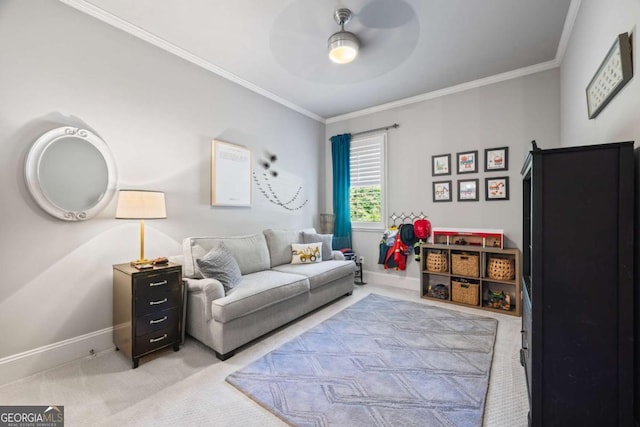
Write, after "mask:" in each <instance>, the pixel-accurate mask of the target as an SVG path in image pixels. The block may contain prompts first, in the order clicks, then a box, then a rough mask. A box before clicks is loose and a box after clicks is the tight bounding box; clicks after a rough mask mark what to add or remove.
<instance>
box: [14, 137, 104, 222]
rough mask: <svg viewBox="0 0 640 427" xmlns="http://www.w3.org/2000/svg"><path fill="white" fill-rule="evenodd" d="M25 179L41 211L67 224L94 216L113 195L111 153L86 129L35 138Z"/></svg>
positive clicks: (28, 155)
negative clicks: (67, 222)
mask: <svg viewBox="0 0 640 427" xmlns="http://www.w3.org/2000/svg"><path fill="white" fill-rule="evenodd" d="M25 176H26V181H27V187H28V188H29V191H30V192H31V195H32V196H33V198H34V199H35V201H36V202H37V203H38V204H39V205H40V207H41V208H42V209H44V210H45V211H46V212H47V213H49V214H51V215H53V216H55V217H56V218H59V219H63V220H66V221H81V220H85V219H89V218H91V217H93V216H95V215H97V214H98V213H99V212H100V211H101V210H102V209H104V207H105V206H106V205H107V204H108V203H109V202H110V201H111V199H112V198H113V196H114V194H115V191H116V167H115V163H114V161H113V158H112V156H111V152H110V151H109V148H108V147H107V144H106V143H105V142H104V141H103V140H102V139H101V138H100V137H99V136H98V135H96V134H95V133H93V132H91V131H89V130H86V129H78V128H73V127H66V126H65V127H60V128H56V129H52V130H50V131H49V132H47V133H45V134H44V135H42V136H41V137H40V138H38V139H37V140H36V142H35V143H34V144H33V146H32V147H31V149H30V150H29V154H27V161H26V166H25Z"/></svg>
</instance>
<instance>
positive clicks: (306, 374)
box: [227, 294, 498, 427]
mask: <svg viewBox="0 0 640 427" xmlns="http://www.w3.org/2000/svg"><path fill="white" fill-rule="evenodd" d="M497 326H498V321H497V320H496V319H492V318H487V317H482V316H477V315H473V314H466V313H460V312H457V311H452V310H447V309H443V308H440V307H434V306H430V305H426V304H421V303H417V302H410V301H404V300H399V299H395V298H389V297H384V296H381V295H376V294H370V295H368V296H367V297H365V298H363V299H362V300H360V301H358V302H356V303H355V304H353V305H351V306H350V307H348V308H346V309H344V310H343V311H341V312H339V313H337V314H336V315H334V316H333V317H331V318H330V319H327V320H325V321H324V322H322V323H321V324H319V325H317V326H316V327H314V328H312V329H310V330H309V331H307V332H305V333H303V334H301V335H300V336H298V337H297V338H295V339H293V340H291V341H289V342H287V343H285V344H283V345H282V346H281V347H280V348H278V349H276V350H274V351H272V352H270V353H268V354H266V355H265V356H263V357H262V358H260V359H258V360H257V361H255V362H253V363H252V364H250V365H248V366H246V367H245V368H243V369H241V370H239V371H237V372H235V373H233V374H231V375H229V376H228V377H227V381H228V382H229V383H230V384H232V385H233V386H235V387H236V388H238V389H239V390H240V391H242V392H243V393H244V394H246V395H247V396H249V397H250V398H251V399H253V400H255V401H256V402H257V403H258V404H260V405H261V406H263V407H264V408H266V409H268V410H269V411H271V412H272V413H274V414H275V415H276V416H278V417H280V418H281V419H282V420H284V421H285V422H287V423H289V424H291V425H294V426H354V427H355V426H358V427H359V426H362V427H365V426H367V427H368V426H481V425H482V417H483V413H484V404H485V399H486V395H487V388H488V385H489V373H490V371H491V360H492V358H493V345H494V342H495V336H496V330H497Z"/></svg>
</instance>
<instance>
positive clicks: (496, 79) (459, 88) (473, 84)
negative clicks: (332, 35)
mask: <svg viewBox="0 0 640 427" xmlns="http://www.w3.org/2000/svg"><path fill="white" fill-rule="evenodd" d="M559 66H560V64H559V63H558V61H557V60H555V59H554V60H552V61H547V62H541V63H540V64H536V65H532V66H530V67H524V68H520V69H517V70H513V71H507V72H506V73H501V74H496V75H494V76H489V77H485V78H483V79H478V80H473V81H470V82H466V83H461V84H459V85H455V86H451V87H448V88H444V89H439V90H435V91H433V92H427V93H423V94H421V95H416V96H411V97H409V98H404V99H399V100H397V101H392V102H387V103H386V104H380V105H376V106H375V107H370V108H365V109H364V110H359V111H354V112H351V113H347V114H342V115H339V116H334V117H329V118H328V119H326V120H325V123H326V124H330V123H335V122H340V121H343V120H348V119H354V118H356V117H361V116H367V115H369V114H373V113H379V112H381V111H386V110H391V109H393V108H397V107H402V106H405V105H409V104H416V103H418V102H422V101H427V100H429V99H434V98H440V97H442V96H446V95H451V94H454V93H458V92H464V91H467V90H470V89H476V88H479V87H482V86H487V85H491V84H494V83H500V82H503V81H506V80H512V79H515V78H518V77H523V76H528V75H529V74H535V73H540V72H542V71H547V70H552V69H554V68H557V67H559Z"/></svg>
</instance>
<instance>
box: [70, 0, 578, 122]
mask: <svg viewBox="0 0 640 427" xmlns="http://www.w3.org/2000/svg"><path fill="white" fill-rule="evenodd" d="M58 1H60V2H61V3H64V4H66V5H68V6H70V7H73V8H74V9H77V10H79V11H81V12H83V13H86V14H87V15H90V16H92V17H94V18H96V19H99V20H100V21H102V22H105V23H107V24H109V25H111V26H113V27H116V28H118V29H120V30H122V31H125V32H126V33H129V34H131V35H133V36H135V37H138V38H140V39H142V40H144V41H146V42H148V43H151V44H152V45H154V46H157V47H159V48H161V49H163V50H165V51H167V52H170V53H172V54H174V55H176V56H178V57H180V58H182V59H184V60H186V61H189V62H191V63H193V64H195V65H197V66H199V67H202V68H204V69H205V70H208V71H211V72H212V73H214V74H217V75H219V76H220V77H223V78H225V79H227V80H230V81H232V82H234V83H236V84H238V85H240V86H242V87H245V88H247V89H249V90H251V91H253V92H255V93H257V94H259V95H262V96H264V97H266V98H268V99H270V100H272V101H274V102H277V103H279V104H281V105H283V106H285V107H287V108H289V109H291V110H293V111H296V112H298V113H300V114H303V115H305V116H307V117H309V118H311V119H313V120H316V121H318V122H320V123H323V124H329V123H335V122H339V121H343V120H348V119H353V118H356V117H362V116H366V115H369V114H373V113H378V112H382V111H386V110H390V109H393V108H398V107H402V106H405V105H410V104H415V103H418V102H423V101H427V100H430V99H434V98H439V97H441V96H446V95H451V94H454V93H459V92H464V91H466V90H470V89H475V88H479V87H482V86H487V85H490V84H494V83H499V82H503V81H507V80H511V79H515V78H518V77H523V76H527V75H530V74H535V73H539V72H542V71H546V70H550V69H553V68H557V67H559V66H560V65H561V63H562V60H563V58H564V55H565V52H566V49H567V45H568V43H569V39H570V38H571V33H572V31H573V26H574V23H575V20H576V18H577V15H578V11H579V9H580V4H581V0H571V4H570V5H569V10H568V12H567V17H566V19H565V23H564V27H563V29H562V36H561V38H560V42H559V43H558V49H557V51H556V57H555V59H553V60H551V61H547V62H542V63H540V64H535V65H532V66H529V67H524V68H520V69H517V70H513V71H508V72H506V73H501V74H496V75H493V76H489V77H485V78H482V79H478V80H473V81H470V82H466V83H461V84H459V85H455V86H450V87H447V88H444V89H439V90H436V91H433V92H427V93H423V94H420V95H416V96H412V97H408V98H403V99H399V100H396V101H392V102H387V103H384V104H380V105H376V106H374V107H370V108H365V109H362V110H358V111H353V112H350V113H346V114H341V115H338V116H334V117H329V118H323V117H322V116H319V115H318V114H315V113H313V112H311V111H309V110H306V109H305V108H302V107H300V106H299V105H296V104H294V103H292V102H290V101H288V100H286V99H284V98H281V97H279V96H278V95H276V94H274V93H272V92H269V91H268V90H266V89H263V88H261V87H259V86H257V85H256V84H254V83H251V82H249V81H247V80H245V79H243V78H241V77H239V76H237V75H235V74H233V73H231V72H229V71H227V70H224V69H223V68H220V67H218V66H216V65H214V64H212V63H211V62H209V61H206V60H204V59H203V58H201V57H199V56H197V55H195V54H193V53H191V52H189V51H187V50H185V49H183V48H181V47H178V46H176V45H174V44H172V43H169V42H168V41H166V40H164V39H162V38H160V37H158V36H156V35H155V34H152V33H150V32H148V31H146V30H144V29H142V28H140V27H138V26H136V25H133V24H131V23H129V22H127V21H125V20H123V19H120V18H118V17H117V16H115V15H112V14H110V13H109V12H107V11H105V10H104V9H102V8H99V7H97V6H95V5H93V4H91V3H88V2H87V1H85V0H58Z"/></svg>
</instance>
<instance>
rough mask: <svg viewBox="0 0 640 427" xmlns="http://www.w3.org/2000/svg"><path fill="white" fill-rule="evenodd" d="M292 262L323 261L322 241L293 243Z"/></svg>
mask: <svg viewBox="0 0 640 427" xmlns="http://www.w3.org/2000/svg"><path fill="white" fill-rule="evenodd" d="M291 255H292V256H291V264H310V263H313V262H322V243H292V244H291Z"/></svg>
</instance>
